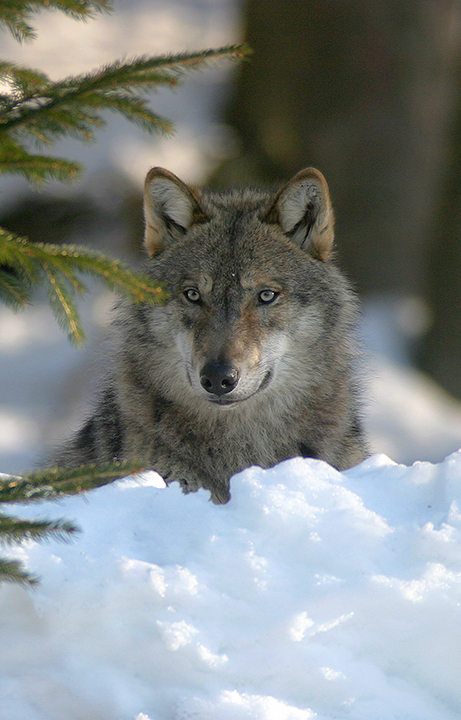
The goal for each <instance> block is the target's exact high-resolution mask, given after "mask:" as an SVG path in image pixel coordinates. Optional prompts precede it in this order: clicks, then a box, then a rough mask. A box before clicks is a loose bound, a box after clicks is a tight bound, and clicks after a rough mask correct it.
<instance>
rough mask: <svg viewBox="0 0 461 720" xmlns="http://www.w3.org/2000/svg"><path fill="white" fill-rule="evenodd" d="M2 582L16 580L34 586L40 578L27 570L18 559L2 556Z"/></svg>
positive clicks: (0, 566)
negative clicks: (7, 558) (8, 558)
mask: <svg viewBox="0 0 461 720" xmlns="http://www.w3.org/2000/svg"><path fill="white" fill-rule="evenodd" d="M0 582H15V583H19V584H20V585H26V586H28V587H34V585H37V583H38V578H37V577H36V576H35V575H31V574H30V573H28V572H26V570H24V569H23V567H22V565H21V563H20V562H19V561H18V560H6V559H5V558H1V557H0Z"/></svg>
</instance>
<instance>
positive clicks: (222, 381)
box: [200, 361, 239, 395]
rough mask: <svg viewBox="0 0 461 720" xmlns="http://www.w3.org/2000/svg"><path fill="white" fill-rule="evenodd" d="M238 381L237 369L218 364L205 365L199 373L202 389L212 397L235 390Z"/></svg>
mask: <svg viewBox="0 0 461 720" xmlns="http://www.w3.org/2000/svg"><path fill="white" fill-rule="evenodd" d="M238 381H239V373H238V370H237V368H234V367H232V365H227V364H226V363H220V362H216V361H213V362H209V363H207V364H206V365H205V366H204V367H203V369H202V372H201V373H200V382H201V383H202V387H204V388H205V390H206V391H207V392H209V393H212V394H213V395H224V394H225V393H229V392H230V391H231V390H233V389H234V388H235V386H236V385H237V383H238Z"/></svg>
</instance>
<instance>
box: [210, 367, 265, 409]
mask: <svg viewBox="0 0 461 720" xmlns="http://www.w3.org/2000/svg"><path fill="white" fill-rule="evenodd" d="M271 380H272V372H271V371H270V370H268V371H267V373H266V374H265V375H264V377H263V379H262V381H261V383H260V384H259V387H257V388H256V390H255V391H254V392H252V393H251V394H250V395H246V396H245V397H242V398H235V399H233V398H232V397H231V394H229V395H221V397H218V396H217V395H210V396H209V397H208V398H207V400H209V401H210V402H212V403H213V404H214V405H219V406H220V407H229V406H231V405H240V404H241V403H244V402H246V400H249V399H250V398H252V397H254V396H255V395H257V394H258V393H259V392H261V390H264V389H265V388H266V387H267V386H268V385H269V384H270V382H271Z"/></svg>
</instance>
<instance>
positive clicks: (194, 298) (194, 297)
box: [184, 288, 200, 303]
mask: <svg viewBox="0 0 461 720" xmlns="http://www.w3.org/2000/svg"><path fill="white" fill-rule="evenodd" d="M184 296H185V297H186V298H187V300H189V302H191V303H197V302H199V300H200V293H199V291H198V290H196V289H195V288H187V290H184Z"/></svg>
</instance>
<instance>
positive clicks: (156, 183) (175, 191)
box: [144, 167, 207, 256]
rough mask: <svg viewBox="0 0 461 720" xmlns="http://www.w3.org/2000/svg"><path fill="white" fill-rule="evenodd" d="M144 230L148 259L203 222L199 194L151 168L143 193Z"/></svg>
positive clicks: (181, 182)
mask: <svg viewBox="0 0 461 720" xmlns="http://www.w3.org/2000/svg"><path fill="white" fill-rule="evenodd" d="M144 217H145V221H146V229H145V233H144V244H145V246H146V249H147V252H148V253H149V255H152V256H154V255H156V254H157V253H159V252H161V251H162V250H163V249H164V248H165V247H166V246H167V245H168V243H170V242H174V241H176V240H179V239H180V238H181V237H182V236H183V235H184V234H185V233H186V232H187V230H188V229H189V228H190V226H191V225H192V224H193V223H195V222H204V221H205V220H206V219H207V216H206V214H205V212H204V211H203V210H202V208H201V206H200V200H199V193H198V191H197V190H195V189H193V188H190V187H188V185H186V184H185V183H183V181H182V180H180V179H179V178H178V177H176V175H173V173H171V172H169V171H168V170H164V169H163V168H159V167H155V168H152V169H151V170H149V172H148V173H147V177H146V183H145V190H144Z"/></svg>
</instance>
